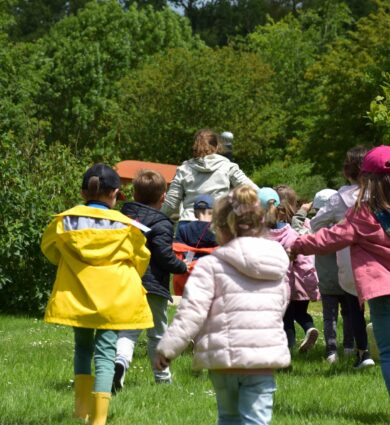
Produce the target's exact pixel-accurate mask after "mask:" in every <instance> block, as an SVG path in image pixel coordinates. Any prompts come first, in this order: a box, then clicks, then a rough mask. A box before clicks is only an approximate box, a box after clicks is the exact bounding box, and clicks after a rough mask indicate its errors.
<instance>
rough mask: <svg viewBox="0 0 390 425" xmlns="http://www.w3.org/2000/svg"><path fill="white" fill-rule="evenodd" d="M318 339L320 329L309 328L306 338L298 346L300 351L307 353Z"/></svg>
mask: <svg viewBox="0 0 390 425" xmlns="http://www.w3.org/2000/svg"><path fill="white" fill-rule="evenodd" d="M317 339H318V330H317V329H316V328H310V329H308V330H307V332H306V335H305V339H304V340H303V341H302V343H301V345H300V346H299V348H298V352H299V353H306V352H307V351H309V350H310V349H312V348H313V347H314V345H315V343H316V342H317Z"/></svg>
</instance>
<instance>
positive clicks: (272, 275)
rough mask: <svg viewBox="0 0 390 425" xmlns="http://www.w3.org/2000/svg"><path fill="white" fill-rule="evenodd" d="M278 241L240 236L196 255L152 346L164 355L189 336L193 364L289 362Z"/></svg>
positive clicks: (271, 365)
mask: <svg viewBox="0 0 390 425" xmlns="http://www.w3.org/2000/svg"><path fill="white" fill-rule="evenodd" d="M288 264H289V260H288V257H287V254H286V252H285V251H284V249H283V248H282V246H281V245H280V244H278V243H276V242H274V241H270V240H267V239H264V238H254V237H240V238H236V239H233V240H232V241H230V242H229V243H228V244H226V245H224V246H221V247H220V248H218V249H217V250H216V251H214V252H213V253H212V254H210V255H207V256H206V257H202V258H200V259H199V261H198V263H197V264H196V266H195V268H194V270H193V272H192V273H191V275H190V277H189V279H188V281H187V284H186V286H185V289H184V294H183V298H182V300H181V302H180V305H179V307H178V310H177V312H176V315H175V318H174V319H173V322H172V324H171V325H170V327H169V328H168V330H167V331H166V332H165V334H164V336H163V338H162V339H161V341H160V343H159V344H158V346H157V352H159V353H161V354H162V355H164V356H165V357H166V358H168V359H174V358H175V357H177V356H178V355H179V354H180V353H181V352H182V351H183V350H184V349H185V348H186V346H187V345H188V344H189V342H190V341H191V340H192V339H195V349H194V357H193V368H194V369H202V368H205V369H276V368H283V367H287V366H288V365H289V364H290V352H289V349H288V347H287V339H286V334H285V332H284V330H283V315H284V312H285V310H286V308H287V304H288V287H287V285H286V283H285V281H284V276H285V274H286V272H287V269H288Z"/></svg>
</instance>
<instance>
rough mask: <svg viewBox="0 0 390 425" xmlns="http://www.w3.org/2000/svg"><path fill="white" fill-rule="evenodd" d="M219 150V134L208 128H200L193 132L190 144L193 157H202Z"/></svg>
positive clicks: (220, 145) (220, 150) (220, 147)
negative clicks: (192, 139)
mask: <svg viewBox="0 0 390 425" xmlns="http://www.w3.org/2000/svg"><path fill="white" fill-rule="evenodd" d="M220 152H222V143H221V138H220V136H219V134H217V133H215V132H214V131H213V130H209V129H202V130H199V131H197V132H196V133H195V137H194V144H193V145H192V156H193V157H194V158H203V157H204V156H206V155H211V154H213V153H220Z"/></svg>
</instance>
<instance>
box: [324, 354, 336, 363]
mask: <svg viewBox="0 0 390 425" xmlns="http://www.w3.org/2000/svg"><path fill="white" fill-rule="evenodd" d="M337 360H338V357H337V353H330V354H329V356H328V357H327V358H326V361H327V362H328V363H329V364H334V363H336V362H337Z"/></svg>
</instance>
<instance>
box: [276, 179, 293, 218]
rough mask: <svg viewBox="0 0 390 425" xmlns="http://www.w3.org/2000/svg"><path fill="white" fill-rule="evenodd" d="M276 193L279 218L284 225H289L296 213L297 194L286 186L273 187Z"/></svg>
mask: <svg viewBox="0 0 390 425" xmlns="http://www.w3.org/2000/svg"><path fill="white" fill-rule="evenodd" d="M274 190H276V192H278V195H279V198H280V204H279V206H278V214H279V218H280V219H281V220H283V221H285V222H286V223H290V224H291V221H292V218H293V217H294V215H295V213H296V212H297V194H296V192H295V190H294V189H293V188H292V187H290V186H287V185H286V184H280V185H279V186H276V187H274Z"/></svg>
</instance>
